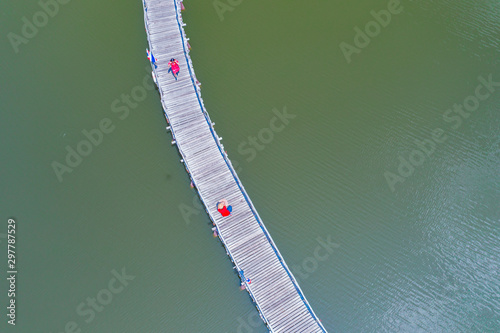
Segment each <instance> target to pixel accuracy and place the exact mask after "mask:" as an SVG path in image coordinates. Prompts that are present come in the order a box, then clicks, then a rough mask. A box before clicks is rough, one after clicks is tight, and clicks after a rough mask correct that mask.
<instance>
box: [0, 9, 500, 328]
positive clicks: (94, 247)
mask: <svg viewBox="0 0 500 333" xmlns="http://www.w3.org/2000/svg"><path fill="white" fill-rule="evenodd" d="M220 3H222V4H226V6H229V7H225V8H226V9H228V8H229V9H230V10H229V9H228V10H227V11H225V12H223V13H220V12H219V13H217V10H216V9H215V7H214V3H213V2H211V1H204V2H202V1H187V3H186V7H187V11H186V12H185V14H184V20H185V21H186V22H187V24H188V25H187V27H186V32H187V34H188V37H190V39H191V40H190V43H191V45H192V47H193V50H192V53H191V56H192V58H193V63H194V67H195V70H196V73H197V77H198V79H199V80H200V81H201V82H202V84H203V91H202V94H203V99H204V101H205V105H206V106H207V109H208V111H209V112H210V115H211V118H212V120H213V121H215V122H216V129H217V131H218V133H219V135H221V136H222V137H223V138H224V141H223V142H224V145H225V147H226V149H227V151H228V153H229V156H230V158H231V159H232V160H233V161H237V162H238V164H239V169H240V170H239V173H240V176H241V179H242V181H243V183H244V185H245V187H246V189H247V191H248V192H249V194H250V196H251V197H252V201H253V202H254V203H255V205H256V207H257V209H258V210H259V213H260V215H261V217H262V218H263V219H264V221H265V223H266V226H267V228H268V229H269V231H270V233H271V235H272V236H273V238H274V240H275V242H276V243H277V245H278V247H279V249H280V251H281V253H282V254H283V256H284V257H285V259H286V260H287V263H288V265H289V266H290V267H291V268H292V270H293V271H294V272H295V274H296V276H297V277H298V279H299V281H300V285H301V287H302V289H303V291H304V292H305V294H306V296H307V298H308V300H309V302H310V303H311V305H312V306H313V308H314V310H315V312H316V313H317V315H318V316H319V317H320V318H321V319H322V321H323V323H324V325H325V327H326V328H327V329H328V330H329V331H330V332H499V331H500V312H499V309H500V301H499V300H500V278H499V275H498V271H499V270H500V261H499V256H500V231H499V230H500V229H499V218H500V208H499V207H500V206H499V204H498V203H499V202H500V200H499V199H500V196H499V185H500V176H499V165H500V148H499V144H500V140H499V135H498V133H499V130H500V121H499V104H500V86H498V85H495V83H491V84H489V85H488V84H485V83H484V82H483V81H488V80H489V76H490V75H491V80H492V81H494V82H500V70H499V59H500V38H499V36H500V23H499V22H500V3H499V2H498V1H496V0H487V1H471V0H468V1H466V0H458V1H447V0H436V1H402V2H401V4H400V5H399V6H397V5H394V4H393V3H389V2H388V1H366V0H363V1H357V2H339V1H329V2H327V1H318V0H314V1H309V2H298V1H292V2H290V1H284V0H280V1H274V2H269V1H240V2H238V1H232V2H227V1H225V0H221V1H220V2H219V4H220ZM229 3H231V4H233V5H230V4H229ZM219 6H220V5H219ZM219 8H222V7H219ZM388 8H389V10H391V11H392V12H393V13H392V14H391V17H390V19H389V18H388V16H387V15H385V16H384V13H382V14H375V16H377V17H378V18H379V21H380V22H381V23H377V24H374V23H370V22H371V21H373V20H374V16H373V14H370V11H372V10H373V11H375V13H380V11H381V10H387V9H388ZM401 8H402V11H401V12H400V9H401ZM49 10H52V12H53V17H49V16H47V20H46V21H47V22H44V17H43V15H42V16H40V15H38V16H36V15H37V14H36V13H37V12H39V11H40V5H39V4H38V3H37V1H23V2H18V3H16V2H12V1H4V2H2V3H0V13H1V20H0V33H1V36H2V39H1V44H0V56H1V59H2V62H1V65H0V71H1V72H0V73H1V80H0V124H1V125H0V126H1V130H0V140H1V145H0V154H1V156H2V159H1V173H0V188H1V193H0V207H1V223H0V226H1V228H2V229H0V233H1V234H0V237H2V238H0V248H1V253H3V254H2V255H1V256H0V258H1V259H0V262H1V264H0V269H1V270H2V273H1V274H0V275H1V276H3V277H4V278H2V279H1V280H0V281H1V282H0V300H1V303H2V309H4V310H2V314H1V317H0V318H3V319H2V320H1V321H0V331H2V332H23V333H24V332H27V333H28V332H29V333H31V332H53V333H55V332H58V333H59V332H73V331H74V332H78V329H80V330H81V332H245V333H247V332H266V328H265V327H264V325H263V324H261V322H260V321H259V319H258V318H257V317H256V315H255V314H256V312H255V310H254V308H253V306H252V303H251V301H250V299H249V297H248V295H247V294H246V293H244V292H240V291H239V290H238V279H237V277H236V275H235V274H234V272H233V271H232V269H231V263H230V261H229V260H228V259H227V257H226V255H225V251H224V250H223V248H222V247H221V246H220V244H219V242H218V241H217V240H216V239H214V238H213V237H212V235H211V231H210V225H209V219H208V217H207V216H206V214H205V213H204V212H203V211H202V210H200V208H199V201H198V200H197V198H196V196H195V192H194V191H193V190H192V189H190V188H189V180H188V176H187V174H186V173H185V171H184V169H183V167H182V164H181V163H179V158H180V157H179V156H178V154H177V151H176V149H175V148H174V147H172V146H171V145H170V140H171V137H170V134H168V133H167V132H166V131H165V126H166V124H165V120H164V118H163V115H162V112H161V105H160V100H159V96H158V94H157V93H156V92H155V91H150V90H146V89H145V88H144V87H147V86H148V85H149V83H150V81H149V74H148V71H146V68H147V66H148V62H147V59H146V57H145V52H144V49H145V48H146V46H147V45H146V36H145V33H144V26H143V16H142V8H141V3H140V1H116V0H115V1H106V2H102V1H94V0H91V1H85V2H84V1H76V0H73V1H70V2H69V3H67V4H64V5H60V6H59V8H58V11H57V13H56V10H55V7H51V8H49ZM219 14H220V15H219ZM33 15H35V16H36V17H35V19H36V20H38V21H37V22H38V24H39V25H40V26H41V27H40V28H38V31H37V32H36V33H35V31H29V29H28V30H26V31H25V34H26V33H27V34H28V35H29V36H30V37H29V38H26V39H15V41H14V44H16V43H20V44H19V45H18V46H17V47H18V53H15V50H14V49H15V48H14V47H13V46H12V43H13V42H12V41H10V40H9V36H10V39H11V40H12V38H14V37H12V36H13V35H12V34H11V35H8V34H9V32H12V33H15V34H17V35H19V36H20V37H21V38H24V37H23V32H22V27H23V24H24V23H23V21H22V18H23V17H26V18H27V20H28V21H30V22H32V21H33ZM221 18H222V20H221ZM43 23H46V24H43ZM367 24H368V29H369V31H368V35H367V36H366V38H363V36H361V35H359V36H357V38H356V40H355V35H356V32H355V30H354V28H355V27H359V28H360V29H362V30H364V29H365V25H367ZM381 24H383V25H386V26H385V27H381ZM377 27H378V28H377ZM370 29H371V30H370ZM343 42H344V44H341V43H343ZM356 42H357V44H356ZM347 44H349V46H346V45H347ZM365 44H368V45H365ZM341 45H342V47H343V49H344V52H346V54H348V56H347V57H346V56H345V54H344V53H343V51H342V49H341ZM346 50H347V51H346ZM347 58H349V60H350V63H348V61H347ZM479 77H482V79H480V78H479ZM482 82H483V83H482ZM480 86H481V87H480ZM141 87H142V88H141ZM126 95H132V96H135V99H134V97H133V98H132V99H131V101H130V102H129V104H127V103H126V102H125V100H124V99H126V98H127V96H126ZM475 96H478V97H475ZM116 100H118V102H115V101H116ZM463 103H465V104H466V105H465V106H464V107H462V109H460V106H457V107H455V111H454V104H457V105H460V104H463ZM120 107H121V109H118V108H120ZM273 109H274V111H273ZM449 109H451V111H447V110H449ZM115 111H116V112H115ZM285 111H286V114H287V115H288V116H287V117H285V116H283V114H284V112H285ZM277 114H280V115H281V117H277V116H276V115H277ZM273 119H274V120H273ZM99 126H101V129H103V128H104V129H105V130H106V131H107V132H108V133H105V134H103V135H102V137H100V136H99V135H97V134H96V135H95V136H94V137H93V138H94V141H95V144H92V145H90V146H86V145H85V144H82V143H81V142H82V141H85V140H86V136H85V134H84V133H83V132H82V131H84V130H86V131H87V133H94V134H95V133H96V131H92V130H94V129H96V128H99ZM440 129H441V130H440ZM416 141H417V142H416ZM79 145H80V146H79ZM67 147H70V148H69V149H70V150H71V149H78V148H80V149H81V150H83V151H85V152H86V154H87V156H84V157H83V158H82V159H81V161H79V160H78V159H77V158H75V157H73V160H70V162H71V163H72V165H73V166H68V164H67V162H66V161H65V159H66V155H67V154H68V151H67V150H66V149H67ZM85 149H86V150H85ZM54 161H56V162H58V163H61V165H63V164H64V165H66V166H67V167H68V169H64V172H63V171H62V170H63V169H60V170H61V171H60V173H61V172H62V175H61V179H62V181H59V180H58V178H57V176H56V173H55V171H54V169H53V163H54ZM411 163H413V164H411ZM398 168H399V170H398ZM69 169H71V172H69ZM391 184H392V185H391ZM10 217H14V218H15V220H16V221H17V234H16V236H17V243H16V247H17V248H16V251H17V254H16V260H17V269H18V278H17V290H16V291H17V295H16V301H17V312H16V315H17V317H16V320H17V325H16V327H15V328H13V327H11V325H8V324H7V317H6V315H5V314H6V311H7V310H6V306H7V305H8V298H7V289H8V285H7V282H6V279H5V277H6V276H7V273H6V270H7V267H6V260H7V258H6V251H7V249H6V239H5V238H3V237H4V236H5V233H6V232H7V219H8V218H10ZM328 242H330V247H327V248H326V249H325V248H322V247H321V245H320V244H325V243H328ZM117 276H120V278H117ZM94 299H96V301H94Z"/></svg>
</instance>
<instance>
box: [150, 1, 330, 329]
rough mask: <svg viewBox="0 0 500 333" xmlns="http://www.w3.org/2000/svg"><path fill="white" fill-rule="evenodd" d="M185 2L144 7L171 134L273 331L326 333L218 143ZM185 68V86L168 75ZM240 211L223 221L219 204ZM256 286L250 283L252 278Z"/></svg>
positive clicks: (229, 253)
mask: <svg viewBox="0 0 500 333" xmlns="http://www.w3.org/2000/svg"><path fill="white" fill-rule="evenodd" d="M181 8H182V3H181V2H180V1H178V0H144V20H145V24H146V32H147V35H148V41H149V47H150V50H151V53H152V54H153V56H154V57H155V58H156V66H157V67H155V66H154V65H153V72H154V76H155V80H156V84H157V86H158V89H159V92H160V95H161V102H162V105H163V109H164V112H165V117H166V118H167V121H168V123H169V125H170V126H169V129H170V131H171V132H172V136H173V138H174V141H173V143H175V144H177V147H178V149H179V152H180V154H181V156H182V162H183V163H184V164H185V167H186V169H187V171H188V172H189V175H190V177H191V180H192V181H193V183H194V185H195V187H196V189H197V190H198V192H199V195H200V198H201V200H202V201H203V203H204V205H205V208H206V210H207V213H208V214H209V216H210V218H211V219H212V221H213V222H214V223H215V225H216V228H217V232H218V236H219V238H220V240H221V241H222V243H223V244H224V246H225V248H226V251H227V254H228V255H229V257H230V258H231V260H232V261H233V263H234V265H235V268H236V269H237V271H238V273H239V275H240V278H241V280H242V281H244V283H245V287H246V289H247V291H248V292H249V294H250V296H251V297H252V299H253V301H254V302H255V305H256V307H257V309H258V311H259V312H260V315H261V317H262V319H263V320H264V322H265V323H266V324H267V326H268V328H269V330H270V331H271V332H284V333H298V332H306V333H312V332H326V330H325V328H324V327H323V325H322V324H321V322H320V321H319V319H318V318H317V317H316V315H315V314H314V311H313V310H312V308H311V306H310V305H309V303H308V302H307V300H306V298H305V296H304V294H303V293H302V291H301V290H300V287H299V285H298V283H297V281H296V280H295V278H294V277H293V275H292V273H291V271H290V269H289V268H288V266H287V265H286V263H285V261H284V259H283V257H282V256H281V254H280V252H279V251H278V249H277V247H276V245H275V244H274V242H273V240H272V238H271V236H270V235H269V233H268V232H267V230H266V227H265V226H264V224H263V223H262V220H261V218H260V217H259V214H258V213H257V210H256V209H255V207H254V206H253V204H252V201H251V200H250V198H249V197H248V195H247V193H246V191H245V189H244V188H243V185H242V184H241V182H240V180H239V178H238V176H237V174H236V172H235V170H234V168H233V166H232V164H231V162H230V161H229V158H228V157H227V154H226V152H225V151H224V147H223V145H222V144H221V143H220V140H221V138H219V137H218V136H217V134H216V133H215V130H214V128H213V123H212V121H211V120H210V117H209V116H208V113H207V112H206V110H205V107H204V105H203V100H202V99H201V96H200V84H199V82H198V81H197V80H196V76H195V73H194V70H193V64H192V62H191V58H190V57H189V44H188V39H187V38H186V35H185V33H184V28H183V27H184V25H185V24H184V23H183V22H182V17H181ZM170 58H175V59H177V60H179V62H180V68H181V71H180V74H179V80H178V81H176V80H174V78H173V76H172V74H170V73H168V68H167V64H168V61H169V60H170ZM222 198H226V199H227V200H228V201H229V203H230V204H231V205H232V206H233V213H232V215H231V216H229V217H221V215H220V214H219V213H218V212H217V208H216V203H217V201H219V200H220V199H222ZM247 278H249V279H251V283H250V284H248V283H246V279H247Z"/></svg>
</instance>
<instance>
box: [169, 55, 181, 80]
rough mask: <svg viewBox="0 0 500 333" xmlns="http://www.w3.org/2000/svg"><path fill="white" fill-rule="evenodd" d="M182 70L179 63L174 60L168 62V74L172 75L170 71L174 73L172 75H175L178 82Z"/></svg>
mask: <svg viewBox="0 0 500 333" xmlns="http://www.w3.org/2000/svg"><path fill="white" fill-rule="evenodd" d="M180 70H181V69H180V67H179V62H178V61H177V60H175V59H174V58H172V59H170V61H169V62H168V72H169V73H170V71H172V74H173V75H174V77H175V79H176V80H177V75H178V74H179V71H180Z"/></svg>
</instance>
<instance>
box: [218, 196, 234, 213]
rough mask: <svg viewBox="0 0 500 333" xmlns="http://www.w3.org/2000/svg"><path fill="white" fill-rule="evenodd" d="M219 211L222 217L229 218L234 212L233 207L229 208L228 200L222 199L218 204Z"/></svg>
mask: <svg viewBox="0 0 500 333" xmlns="http://www.w3.org/2000/svg"><path fill="white" fill-rule="evenodd" d="M217 210H218V211H219V213H220V214H221V215H222V216H229V215H231V212H232V211H233V207H231V206H229V204H228V202H227V200H226V199H222V200H220V201H219V202H218V203H217Z"/></svg>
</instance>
